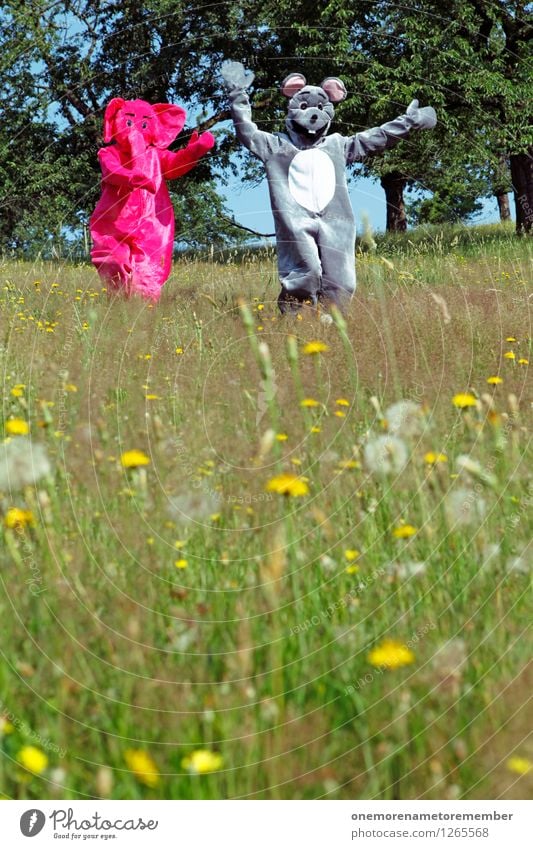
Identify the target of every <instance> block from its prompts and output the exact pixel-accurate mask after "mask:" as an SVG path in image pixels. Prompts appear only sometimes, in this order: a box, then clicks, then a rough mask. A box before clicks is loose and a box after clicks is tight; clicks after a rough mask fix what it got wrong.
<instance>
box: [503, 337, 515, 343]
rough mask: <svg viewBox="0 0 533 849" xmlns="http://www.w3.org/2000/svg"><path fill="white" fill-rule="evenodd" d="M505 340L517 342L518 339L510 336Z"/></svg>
mask: <svg viewBox="0 0 533 849" xmlns="http://www.w3.org/2000/svg"><path fill="white" fill-rule="evenodd" d="M505 341H506V342H516V339H515V337H514V336H508V337H507V338H506V340H505Z"/></svg>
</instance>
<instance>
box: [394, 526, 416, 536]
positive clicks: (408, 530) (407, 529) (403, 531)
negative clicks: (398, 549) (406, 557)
mask: <svg viewBox="0 0 533 849" xmlns="http://www.w3.org/2000/svg"><path fill="white" fill-rule="evenodd" d="M417 530H418V529H417V528H415V527H414V526H413V525H398V527H397V528H394V530H393V532H392V535H393V537H395V538H396V539H409V537H414V535H415V534H416V533H417Z"/></svg>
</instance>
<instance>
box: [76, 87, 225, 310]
mask: <svg viewBox="0 0 533 849" xmlns="http://www.w3.org/2000/svg"><path fill="white" fill-rule="evenodd" d="M185 118H186V112H185V110H184V109H182V108H181V106H174V105H173V104H171V103H154V104H150V103H147V102H146V101H145V100H123V99H122V98H121V97H114V98H113V99H112V100H111V101H110V102H109V103H108V104H107V107H106V110H105V115H104V141H105V142H112V144H110V145H108V146H107V147H102V148H100V150H99V151H98V159H99V161H100V167H101V169H102V195H101V197H100V200H99V201H98V203H97V205H96V208H95V210H94V212H93V214H92V216H91V218H90V222H89V226H90V231H91V237H92V241H93V249H92V251H91V259H92V261H93V264H94V265H95V266H96V269H97V271H98V274H99V275H100V277H101V278H102V280H103V281H104V282H105V283H106V285H107V288H108V290H109V291H110V292H114V291H121V292H122V293H123V294H125V295H127V296H129V295H132V294H138V295H141V296H142V297H143V298H146V299H147V300H151V301H157V300H158V299H159V296H160V294H161V289H162V286H163V284H164V283H165V281H166V280H167V278H168V276H169V274H170V269H171V266H172V251H173V247H174V210H173V207H172V201H171V200H170V195H169V193H168V189H167V186H166V180H175V179H177V178H178V177H182V176H183V175H184V174H186V173H187V172H188V171H190V170H191V168H194V166H195V165H196V164H197V163H198V162H199V160H200V159H201V157H202V156H204V155H205V154H206V153H207V151H208V150H210V149H211V148H212V147H213V145H214V143H215V139H214V137H213V136H212V134H211V133H202V134H201V135H200V136H199V135H198V133H196V132H194V133H193V134H192V136H191V139H190V141H189V144H188V145H187V147H185V148H184V149H183V150H178V151H170V150H167V147H168V146H169V144H171V143H172V142H173V141H174V139H175V138H176V136H177V135H178V133H179V132H180V131H181V129H182V128H183V125H184V124H185Z"/></svg>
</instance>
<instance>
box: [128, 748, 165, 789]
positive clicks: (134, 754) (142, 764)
mask: <svg viewBox="0 0 533 849" xmlns="http://www.w3.org/2000/svg"><path fill="white" fill-rule="evenodd" d="M124 760H125V761H126V766H127V767H128V769H129V770H131V772H132V773H133V774H134V776H135V778H136V779H137V780H138V781H140V782H141V784H145V785H146V786H147V787H157V786H158V784H159V781H160V777H159V770H158V769H157V766H156V764H155V761H154V759H153V758H152V756H151V755H149V754H148V752H146V751H144V750H143V749H126V751H125V752H124Z"/></svg>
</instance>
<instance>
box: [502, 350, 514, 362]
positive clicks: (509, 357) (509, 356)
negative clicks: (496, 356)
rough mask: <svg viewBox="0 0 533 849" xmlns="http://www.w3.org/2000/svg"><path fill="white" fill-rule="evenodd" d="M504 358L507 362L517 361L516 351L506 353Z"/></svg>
mask: <svg viewBox="0 0 533 849" xmlns="http://www.w3.org/2000/svg"><path fill="white" fill-rule="evenodd" d="M503 357H504V359H505V360H516V354H515V352H514V351H506V352H505V354H504V355H503Z"/></svg>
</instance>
